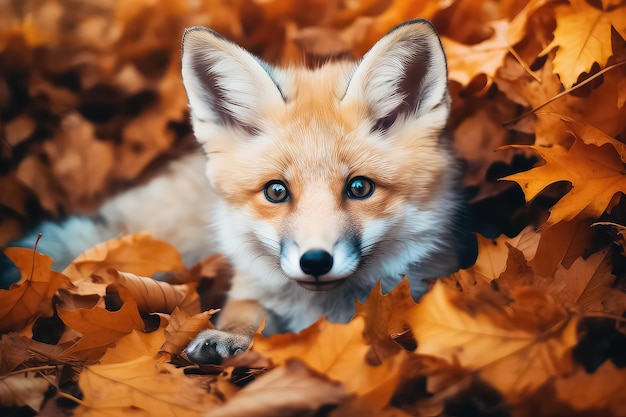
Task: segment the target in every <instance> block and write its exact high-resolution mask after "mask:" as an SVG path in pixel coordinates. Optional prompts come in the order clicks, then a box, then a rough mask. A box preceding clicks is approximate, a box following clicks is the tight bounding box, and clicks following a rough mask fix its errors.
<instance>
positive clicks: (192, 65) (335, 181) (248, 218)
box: [182, 20, 457, 290]
mask: <svg viewBox="0 0 626 417" xmlns="http://www.w3.org/2000/svg"><path fill="white" fill-rule="evenodd" d="M182 73H183V81H184V85H185V88H186V91H187V95H188V98H189V104H190V108H191V120H192V125H193V129H194V132H195V135H196V137H197V139H198V141H199V142H200V144H201V145H202V147H203V148H204V151H205V152H206V154H207V156H208V163H207V175H208V178H209V180H210V183H211V184H212V186H213V188H214V189H215V191H216V193H217V194H218V195H219V196H220V197H221V201H222V202H223V205H222V206H221V209H220V210H221V212H220V214H219V215H218V218H219V220H216V221H217V222H220V223H221V224H218V227H219V229H220V230H221V231H222V235H221V236H220V239H221V241H222V244H223V245H224V247H223V248H222V249H223V250H225V251H226V252H227V253H228V254H229V255H231V257H234V258H235V263H237V264H239V265H242V264H243V266H244V267H245V268H249V269H250V270H255V269H258V268H259V266H260V265H263V266H264V267H267V268H265V269H264V271H265V272H268V271H269V272H268V273H271V274H278V275H280V276H281V277H283V278H284V277H285V276H286V277H287V278H289V279H292V280H295V281H297V282H298V284H300V285H301V286H302V287H304V288H307V289H311V290H327V289H332V288H334V287H336V286H338V285H339V284H341V283H342V282H344V281H346V280H349V279H351V278H350V277H355V278H353V279H358V276H359V275H360V274H363V273H366V272H369V273H370V275H371V274H377V275H378V276H377V277H376V278H379V277H380V275H382V274H389V273H393V274H400V273H405V272H406V271H405V270H403V268H406V266H407V265H409V264H410V263H412V262H419V261H420V260H422V259H424V257H425V256H427V255H428V254H431V253H432V252H433V251H437V250H438V248H440V247H441V245H445V242H442V240H443V238H441V231H442V230H443V229H445V228H447V227H448V224H449V223H450V219H449V217H451V216H450V214H449V213H451V211H450V210H451V207H449V206H452V205H453V202H452V200H451V192H452V189H453V188H454V184H455V182H456V179H457V175H456V174H457V171H456V168H455V162H454V157H453V155H452V152H451V151H450V148H449V144H448V143H447V142H446V141H445V140H444V139H443V131H444V129H445V126H446V123H447V118H448V113H449V108H450V101H449V96H448V91H447V70H446V60H445V56H444V52H443V49H442V46H441V43H440V41H439V38H438V36H437V34H436V32H435V30H434V28H433V27H432V25H431V24H430V23H429V22H428V21H425V20H412V21H409V22H406V23H404V24H402V25H400V26H398V27H396V28H394V29H393V30H391V31H390V32H389V33H388V34H387V35H385V36H384V37H383V38H382V39H381V40H380V41H378V42H377V43H376V44H375V45H374V47H373V48H372V49H371V50H370V51H369V52H368V53H367V54H366V55H365V56H364V57H363V59H362V60H360V61H359V62H340V63H328V64H325V65H323V66H322V67H320V68H318V69H314V70H311V69H305V68H284V69H280V68H274V67H272V66H270V65H268V64H267V63H265V62H263V61H262V60H260V59H259V58H257V57H255V56H253V55H252V54H250V53H249V52H247V51H245V50H244V49H242V48H240V47H239V46H237V45H235V44H234V43H231V42H230V41H228V40H226V39H225V38H223V37H222V36H220V35H219V34H217V33H215V32H213V31H211V30H209V29H205V28H201V27H194V28H190V29H188V30H187V31H186V32H185V35H184V37H183V55H182ZM451 262H453V263H454V261H451Z"/></svg>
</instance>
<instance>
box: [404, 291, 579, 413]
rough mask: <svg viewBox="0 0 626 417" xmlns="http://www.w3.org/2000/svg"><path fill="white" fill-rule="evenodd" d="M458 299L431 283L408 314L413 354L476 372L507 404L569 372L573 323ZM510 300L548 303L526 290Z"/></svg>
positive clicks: (573, 320) (537, 311) (536, 312)
mask: <svg viewBox="0 0 626 417" xmlns="http://www.w3.org/2000/svg"><path fill="white" fill-rule="evenodd" d="M487 291H489V289H488V288H487ZM484 295H486V296H488V294H484ZM462 297H463V296H462V294H460V293H458V292H455V291H454V290H451V289H450V288H448V287H446V286H444V285H442V284H441V283H436V284H435V286H434V288H433V289H432V290H431V291H430V292H429V293H427V294H426V295H425V296H424V297H423V298H422V299H421V301H420V304H419V305H418V306H417V307H416V308H415V309H413V311H412V314H411V328H412V329H413V334H414V336H415V337H416V339H417V351H416V352H417V353H420V354H424V355H432V356H435V357H438V358H442V359H445V360H447V361H449V362H454V363H458V364H459V365H460V366H462V367H464V368H466V369H468V370H476V371H478V372H479V374H480V376H481V378H482V379H484V380H485V381H487V382H488V383H490V384H491V385H493V386H494V387H496V388H497V389H498V390H499V391H500V392H501V393H503V395H505V396H506V397H507V398H508V400H509V401H511V402H515V401H517V400H519V395H520V394H522V393H524V392H528V391H531V392H532V390H534V389H536V388H538V387H539V386H541V385H542V384H543V383H544V382H546V381H548V380H550V379H551V378H553V377H554V375H556V374H559V373H563V372H566V371H567V370H568V367H567V366H565V363H566V361H565V355H566V354H567V353H568V352H569V350H570V349H571V348H572V347H573V346H574V345H575V343H576V325H577V323H578V319H577V318H570V317H565V318H564V319H562V320H558V317H559V315H558V314H557V315H555V314H554V312H553V313H552V314H550V315H549V316H548V317H544V316H543V314H544V313H545V308H542V309H534V311H533V308H522V309H521V311H519V312H517V313H516V310H515V309H512V308H511V306H507V305H506V304H504V302H502V303H501V304H498V303H496V302H493V300H492V299H491V300H490V298H489V297H488V298H485V299H483V300H481V299H480V298H477V302H474V303H471V304H470V303H468V302H467V300H464V299H463V298H462ZM513 297H514V299H515V298H517V299H518V303H519V306H521V307H531V306H535V305H537V306H545V304H546V303H547V302H549V298H546V297H545V296H544V295H543V294H542V293H541V292H540V291H535V290H530V289H527V290H524V291H522V292H520V293H518V294H513ZM462 308H463V309H462ZM529 314H534V315H535V316H534V317H528V315H529ZM486 352H489V354H486Z"/></svg>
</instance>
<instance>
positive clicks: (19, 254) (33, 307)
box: [0, 248, 72, 332]
mask: <svg viewBox="0 0 626 417" xmlns="http://www.w3.org/2000/svg"><path fill="white" fill-rule="evenodd" d="M4 253H5V255H6V256H7V257H8V258H9V259H11V261H12V262H13V263H14V264H15V266H17V268H18V269H19V270H20V273H21V278H20V280H19V282H17V283H15V284H13V285H12V286H11V288H10V289H8V290H2V289H0V331H1V332H7V331H16V330H20V329H21V328H22V327H24V326H25V325H26V324H27V323H29V322H30V321H33V320H35V319H36V318H37V316H38V315H39V314H41V313H44V312H46V313H51V312H52V310H51V305H50V302H51V299H52V296H53V295H54V293H55V292H56V291H57V290H58V289H59V288H70V287H71V286H72V283H71V282H70V281H69V280H68V279H67V277H66V276H65V275H63V274H60V273H58V272H55V271H52V270H51V269H50V267H51V266H52V258H50V257H49V256H46V255H44V254H41V253H39V252H36V251H34V250H32V249H26V248H8V249H6V250H5V251H4Z"/></svg>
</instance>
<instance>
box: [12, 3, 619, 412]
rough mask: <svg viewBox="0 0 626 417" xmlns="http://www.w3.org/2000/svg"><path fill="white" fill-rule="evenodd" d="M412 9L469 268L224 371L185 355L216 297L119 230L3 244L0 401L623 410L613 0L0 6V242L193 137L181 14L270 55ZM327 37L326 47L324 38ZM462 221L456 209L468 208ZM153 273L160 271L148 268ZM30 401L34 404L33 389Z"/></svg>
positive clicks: (366, 306)
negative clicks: (91, 242) (33, 246)
mask: <svg viewBox="0 0 626 417" xmlns="http://www.w3.org/2000/svg"><path fill="white" fill-rule="evenodd" d="M414 17H425V18H429V19H431V20H432V21H433V22H434V24H435V26H436V27H437V29H438V30H439V32H440V34H441V36H442V43H443V46H444V49H445V50H446V53H447V56H448V60H449V76H450V90H451V95H452V102H453V109H452V117H451V121H450V129H451V132H452V134H453V135H454V139H455V143H456V146H457V148H458V149H459V152H460V154H461V156H462V157H463V158H464V159H465V161H466V165H467V174H466V177H465V184H466V186H467V190H468V194H469V195H470V197H471V205H470V209H469V211H470V213H469V215H468V217H469V218H470V219H471V221H472V226H473V228H474V230H475V231H476V234H477V239H478V243H479V256H478V260H477V261H476V264H475V265H474V266H473V267H472V268H470V269H467V270H462V271H459V272H458V273H456V274H453V275H452V276H450V277H447V278H445V279H442V280H438V281H436V282H433V284H432V287H431V289H430V290H429V292H428V293H426V294H425V295H424V296H423V297H422V299H421V300H420V302H419V304H416V303H415V302H414V301H413V300H412V299H411V298H410V295H409V294H410V291H409V284H408V281H405V282H403V283H402V284H400V285H399V286H398V287H397V288H396V289H394V290H393V291H392V292H391V293H389V294H386V295H382V294H381V292H380V288H374V289H373V291H372V294H371V295H370V297H369V298H368V300H367V301H363V302H358V303H357V314H356V315H355V318H354V319H353V320H352V321H351V322H350V323H347V324H333V323H329V322H327V321H326V320H324V319H320V321H318V322H317V323H316V324H314V325H313V326H311V327H310V328H308V329H306V330H304V331H302V332H300V333H298V334H284V335H276V336H272V337H269V338H265V337H263V336H262V335H261V334H258V335H257V336H256V337H255V339H254V342H253V346H252V348H251V350H250V351H248V352H246V353H244V354H243V355H241V356H238V357H236V358H233V359H232V360H230V361H228V362H226V363H224V364H223V365H221V366H206V365H205V366H195V365H191V364H189V363H188V362H187V361H186V358H185V356H184V354H181V351H182V348H183V347H184V346H185V344H186V343H187V342H188V341H189V340H190V339H191V338H193V336H194V335H195V334H196V333H197V332H198V331H200V330H201V329H204V328H206V326H208V325H210V324H209V322H208V319H209V318H210V316H211V315H212V314H214V310H211V309H212V308H219V306H220V303H221V302H222V301H223V293H224V291H225V286H226V284H224V283H225V282H226V281H227V280H228V277H229V275H230V270H229V268H228V265H227V264H226V263H225V261H224V260H223V259H222V258H220V257H213V258H209V259H207V260H205V261H204V262H202V263H200V264H198V265H195V266H193V267H192V268H190V269H185V267H184V265H183V264H182V262H181V260H180V256H179V255H178V253H177V252H176V250H175V249H174V248H171V247H170V246H169V245H167V244H165V243H163V242H157V241H154V240H153V239H151V238H150V236H149V235H146V234H140V235H132V236H127V237H123V238H120V239H115V240H113V241H109V242H107V243H105V244H103V245H99V246H97V247H95V248H92V249H90V250H88V251H87V252H85V253H84V254H83V255H81V256H80V257H79V258H77V259H76V260H75V261H74V262H73V263H72V264H71V265H70V266H69V267H68V268H67V269H66V270H65V271H63V272H62V273H59V272H54V271H51V270H50V265H51V263H52V260H51V259H49V258H47V257H45V256H44V255H41V254H39V253H37V252H36V251H33V250H30V249H15V248H9V249H6V251H5V254H6V256H8V257H9V258H10V259H11V260H12V261H13V262H14V263H15V264H16V266H17V267H18V268H19V269H20V271H21V280H20V282H19V283H17V284H15V285H14V286H12V287H11V288H10V289H8V290H0V332H2V334H3V335H2V339H0V405H1V406H2V407H12V408H11V410H13V411H15V412H16V413H17V412H21V413H26V414H24V415H28V414H27V410H30V409H32V410H37V411H38V412H40V414H42V415H50V414H52V413H56V414H58V413H66V414H67V413H74V414H76V415H92V414H93V415H102V414H109V415H123V414H142V415H176V416H181V415H202V414H203V413H206V412H210V415H218V416H230V415H246V416H248V415H330V416H343V415H364V416H403V415H419V416H422V415H423V416H439V415H446V416H461V415H488V416H505V415H514V416H526V415H533V416H541V415H564V416H565V415H568V416H570V415H575V416H587V415H590V416H591V415H604V416H611V415H613V416H623V415H626V396H625V395H624V394H623V393H624V392H626V369H624V368H625V367H626V326H625V324H624V320H625V319H624V312H625V311H626V252H625V240H626V226H624V225H626V209H625V208H626V207H625V206H626V203H625V202H624V198H623V193H624V192H626V166H625V163H626V145H625V141H626V106H625V102H626V42H625V40H624V38H625V37H626V2H624V1H623V0H589V1H584V0H571V1H569V2H566V1H553V0H530V1H525V0H507V1H495V0H491V1H490V0H443V1H439V2H428V1H414V2H408V1H401V0H393V1H388V0H386V1H383V0H361V1H350V2H346V1H339V0H336V1H317V0H304V1H299V2H296V1H293V2H291V1H286V0H263V1H261V0H241V1H237V2H223V1H218V0H199V1H177V0H160V1H157V0H136V1H121V0H120V1H118V0H99V1H73V0H24V1H14V2H3V3H0V68H1V71H0V123H1V125H0V132H2V133H1V135H2V137H1V139H2V141H1V144H2V148H1V149H2V153H1V154H0V175H2V176H0V190H1V192H0V216H1V217H0V220H2V221H1V222H0V243H2V242H7V241H8V240H10V239H11V238H14V237H15V236H17V235H18V234H19V233H20V231H21V229H22V228H23V227H24V226H27V225H29V224H32V223H34V222H36V221H38V220H40V219H41V218H44V217H55V216H62V215H66V214H71V213H81V212H87V211H89V210H91V209H93V208H94V207H97V205H98V204H99V203H100V202H101V201H102V200H103V199H105V198H106V197H107V196H109V195H111V194H112V193H115V192H116V191H119V190H120V189H123V188H126V187H129V186H132V185H133V184H137V183H138V182H141V181H144V180H146V179H149V178H150V177H151V176H152V175H154V171H155V169H153V168H155V167H158V166H161V165H162V164H163V162H164V161H167V160H168V159H170V158H175V157H176V156H177V155H179V154H180V153H181V152H185V151H187V150H188V149H189V148H190V147H193V138H192V135H191V132H190V129H189V125H188V122H187V117H188V114H187V110H186V98H185V95H184V91H183V90H182V86H181V82H180V75H179V71H180V59H179V54H180V51H179V41H180V35H181V33H182V30H183V28H184V27H186V26H192V25H204V26H210V27H212V28H213V29H215V30H217V31H219V32H221V33H223V34H224V35H225V36H226V37H228V38H230V39H232V40H233V41H235V42H237V43H239V44H241V45H242V46H244V47H246V48H247V49H249V50H251V51H252V52H254V53H256V54H258V55H259V56H261V57H262V58H264V59H266V60H267V61H269V62H272V63H282V64H288V63H293V62H294V61H298V62H301V63H304V64H306V65H316V63H319V62H320V60H323V59H339V58H344V57H357V58H358V57H359V56H360V55H361V54H362V53H364V52H365V51H366V50H367V49H368V48H369V47H370V46H371V45H372V44H373V43H374V42H375V41H376V40H377V39H378V38H380V36H382V35H383V34H384V33H386V32H387V31H388V30H389V29H391V28H392V27H393V26H395V25H396V24H398V23H401V22H402V21H404V20H406V19H409V18H414ZM323 57H324V58H323ZM468 221H469V220H468ZM157 272H168V273H169V274H168V280H167V281H156V280H153V279H152V278H151V277H152V276H153V275H154V274H155V273H157ZM42 407H43V408H42Z"/></svg>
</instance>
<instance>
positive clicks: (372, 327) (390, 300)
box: [356, 277, 415, 360]
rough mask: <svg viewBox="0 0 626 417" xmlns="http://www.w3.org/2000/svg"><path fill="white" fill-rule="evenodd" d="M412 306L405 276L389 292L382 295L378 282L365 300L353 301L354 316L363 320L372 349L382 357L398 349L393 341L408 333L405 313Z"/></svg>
mask: <svg viewBox="0 0 626 417" xmlns="http://www.w3.org/2000/svg"><path fill="white" fill-rule="evenodd" d="M414 306H415V302H414V301H413V298H412V297H411V288H410V284H409V280H408V278H407V277H405V278H404V279H403V280H402V281H401V282H400V283H399V284H398V285H396V287H395V288H394V289H393V290H392V291H391V292H389V294H386V295H383V294H382V287H381V284H380V281H379V282H378V284H376V286H375V287H374V288H373V289H372V291H371V292H370V295H369V297H368V298H367V301H365V302H364V303H361V302H359V301H358V300H357V302H356V315H360V316H363V317H364V319H365V335H366V336H367V338H368V339H369V340H370V343H372V349H374V351H375V352H376V354H377V355H378V357H379V358H380V359H381V360H382V359H384V358H387V357H389V356H393V355H395V354H397V353H398V351H399V350H400V349H401V348H400V345H398V344H397V343H396V342H394V341H393V338H394V337H398V336H401V335H403V334H404V333H406V332H407V330H408V328H407V325H406V314H407V313H408V311H410V310H411V308H413V307H414Z"/></svg>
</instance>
